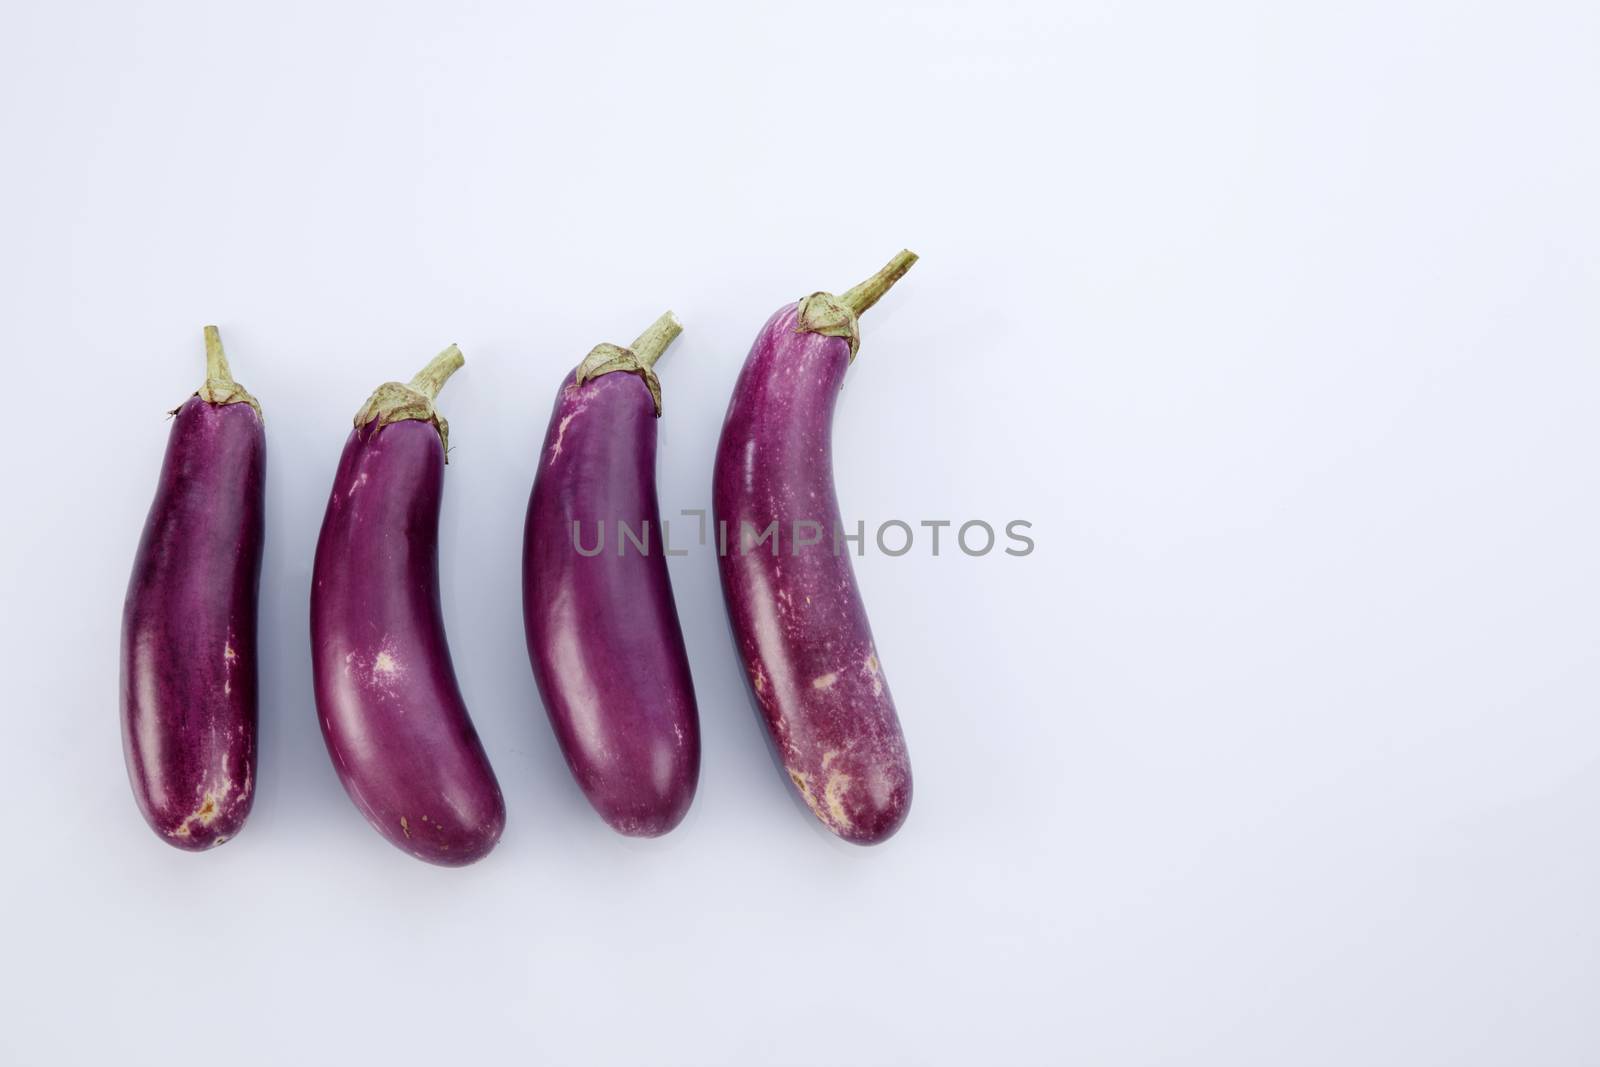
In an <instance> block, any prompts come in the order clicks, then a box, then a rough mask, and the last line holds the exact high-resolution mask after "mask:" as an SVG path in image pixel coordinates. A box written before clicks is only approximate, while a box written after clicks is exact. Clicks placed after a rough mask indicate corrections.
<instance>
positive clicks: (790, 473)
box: [712, 252, 917, 845]
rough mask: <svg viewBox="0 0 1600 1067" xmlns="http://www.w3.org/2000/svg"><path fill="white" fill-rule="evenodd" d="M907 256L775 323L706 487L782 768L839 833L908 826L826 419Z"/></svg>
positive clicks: (874, 838)
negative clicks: (865, 328)
mask: <svg viewBox="0 0 1600 1067" xmlns="http://www.w3.org/2000/svg"><path fill="white" fill-rule="evenodd" d="M916 258H917V257H916V256H914V255H912V254H911V253H910V252H901V253H900V254H899V255H898V256H896V257H895V258H894V259H893V260H892V261H890V263H889V264H888V266H886V267H884V269H883V270H881V271H879V272H878V273H877V274H875V275H874V276H873V277H871V278H869V279H868V280H867V281H865V282H863V283H861V284H860V285H858V286H856V287H855V288H854V289H851V290H849V291H848V292H846V293H844V294H843V295H841V296H837V297H836V296H833V295H832V294H830V293H813V294H812V295H811V296H808V297H806V298H805V299H804V300H801V301H799V302H798V303H796V304H790V305H788V306H787V307H784V308H781V309H780V310H779V311H778V312H777V313H776V314H775V315H773V316H772V318H771V319H769V320H768V321H767V324H766V326H765V327H764V328H763V329H762V331H761V334H760V336H758V337H757V338H756V342H755V345H754V346H753V347H752V348H751V349H750V355H749V356H748V357H747V358H746V359H745V364H744V369H743V370H742V371H741V372H740V374H739V380H738V383H737V384H736V385H735V386H734V389H733V399H732V400H731V401H730V402H729V404H728V414H727V418H726V419H725V420H724V422H723V425H722V438H721V440H720V442H719V443H718V445H717V458H716V469H715V474H714V476H713V482H712V505H713V507H714V509H715V514H716V519H717V529H718V542H719V568H720V570H721V573H722V592H723V598H724V600H725V601H726V602H727V607H728V619H729V621H730V623H731V624H732V629H733V637H734V643H735V645H736V647H737V650H738V653H739V656H740V658H741V660H742V661H743V663H744V667H745V671H746V673H747V676H748V678H749V682H750V688H751V691H752V693H753V695H754V697H755V701H756V703H757V705H758V706H759V707H760V709H761V712H762V715H763V717H764V719H765V720H766V724H767V729H768V732H769V733H770V734H771V736H772V741H773V744H774V746H775V748H776V750H777V754H778V757H779V759H780V760H781V762H782V764H783V767H784V770H785V771H787V772H788V775H789V780H790V781H791V782H792V783H793V785H794V788H795V789H796V791H797V792H798V793H799V795H800V799H801V800H803V801H804V802H805V803H806V806H807V807H809V808H810V809H811V811H812V812H813V813H814V814H815V815H816V817H817V818H818V819H819V820H820V821H821V822H822V824H823V825H824V826H826V827H827V828H828V829H829V830H832V831H833V832H834V833H835V834H837V835H839V836H840V837H842V838H843V839H845V840H846V841H851V842H854V843H856V844H864V845H870V844H876V843H878V842H880V841H883V840H885V839H887V838H888V837H890V836H891V835H892V834H893V833H894V832H895V831H896V830H898V829H899V828H900V825H901V823H902V822H904V821H905V817H906V812H907V810H908V809H909V808H910V805H911V763H910V760H909V758H908V757H907V755H906V743H905V736H904V735H903V734H902V732H901V730H900V720H899V718H898V716H897V715H896V714H895V707H894V701H893V699H892V698H891V697H890V695H889V684H888V682H887V681H886V680H885V679H884V674H883V665H882V663H881V662H880V661H879V659H878V649H877V645H875V644H874V643H873V640H872V628H871V626H870V625H869V624H868V622H867V613H866V610H865V608H863V606H862V603H861V595H860V592H859V591H858V590H857V588H856V580H855V574H854V573H853V572H852V570H851V565H850V551H851V547H850V542H848V541H846V540H844V536H845V535H846V534H850V535H851V536H854V535H853V533H852V532H851V531H847V530H845V529H844V528H843V526H842V524H841V521H840V518H839V503H838V498H837V496H836V494H835V492H834V486H833V408H834V401H835V400H836V399H837V397H838V395H839V390H840V388H841V386H842V384H843V382H844V375H845V371H846V369H847V368H848V367H849V365H850V363H851V361H852V360H854V359H855V354H856V349H857V347H858V346H859V343H860V332H859V326H858V317H859V316H860V315H861V313H862V312H864V311H865V310H866V309H867V308H869V307H871V306H872V305H873V304H875V303H877V301H878V299H879V298H880V297H882V296H883V294H884V293H885V292H887V291H888V290H889V287H890V286H892V285H893V284H894V283H895V282H896V281H898V280H899V278H900V276H901V275H903V274H904V273H905V272H906V271H907V270H909V269H910V268H911V264H912V263H914V262H916Z"/></svg>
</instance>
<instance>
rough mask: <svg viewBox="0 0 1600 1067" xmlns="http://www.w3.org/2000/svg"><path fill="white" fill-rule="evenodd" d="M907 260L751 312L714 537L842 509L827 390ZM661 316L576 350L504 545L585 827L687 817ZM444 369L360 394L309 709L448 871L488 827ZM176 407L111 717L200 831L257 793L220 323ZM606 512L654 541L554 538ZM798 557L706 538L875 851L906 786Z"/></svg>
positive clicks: (836, 563) (848, 623)
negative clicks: (463, 668)
mask: <svg viewBox="0 0 1600 1067" xmlns="http://www.w3.org/2000/svg"><path fill="white" fill-rule="evenodd" d="M915 261H916V256H914V255H913V254H911V253H910V252H901V253H900V254H899V255H897V256H896V257H895V258H894V259H893V260H891V261H890V263H889V264H888V265H887V266H885V267H884V269H883V270H881V271H879V272H878V273H877V274H875V275H873V276H872V277H871V278H869V279H867V280H866V281H865V282H863V283H861V284H860V285H858V286H856V287H855V288H853V289H850V290H848V291H847V292H845V293H843V294H840V295H838V296H835V295H833V294H831V293H820V292H819V293H813V294H812V295H810V296H808V297H806V298H805V299H803V300H800V301H798V302H796V303H793V304H789V305H787V306H785V307H783V308H781V309H779V311H778V312H777V313H776V314H774V315H773V316H772V318H771V319H769V320H768V321H767V324H766V326H765V327H763V328H762V330H761V333H760V335H759V336H758V337H757V338H756V341H755V344H754V346H752V348H751V350H750V354H749V356H748V357H747V358H746V360H745V363H744V369H743V370H742V371H741V372H740V374H739V380H738V383H737V384H736V385H735V386H734V390H733V398H732V400H731V402H730V403H729V405H728V413H727V418H726V420H725V422H724V423H723V427H722V437H721V441H720V442H719V444H718V447H717V456H716V469H715V473H714V479H713V486H712V490H713V507H714V509H715V516H716V519H717V522H718V528H719V529H731V530H734V531H743V530H744V529H745V528H746V527H745V524H747V523H748V524H749V526H750V528H752V529H754V530H764V529H766V528H767V527H768V525H769V524H770V523H772V522H773V521H774V520H776V521H777V522H778V523H779V529H784V528H788V529H793V528H794V525H793V524H794V521H795V520H797V519H803V520H811V521H820V522H824V523H825V522H826V520H827V519H828V518H829V517H830V516H831V517H832V519H833V521H834V522H837V521H838V503H837V499H836V497H835V494H834V487H833V467H832V446H831V433H832V421H833V407H834V401H835V399H836V397H837V396H838V393H839V390H840V387H841V385H842V383H843V380H844V375H845V371H846V368H847V367H848V366H849V364H850V362H851V361H852V360H854V358H855V355H856V349H857V347H858V345H859V341H860V334H859V328H858V319H859V316H860V315H861V313H862V312H864V311H866V309H867V308H869V307H871V306H872V305H873V304H874V303H876V302H877V300H878V299H879V298H880V297H881V296H883V294H884V293H885V292H887V291H888V289H889V287H890V286H892V285H893V284H894V283H895V282H896V281H897V280H898V279H899V278H900V276H901V275H903V274H904V273H905V272H906V271H907V270H908V269H909V268H910V266H911V264H912V263H913V262H915ZM681 329H682V327H681V326H679V324H678V322H677V320H676V319H675V318H674V317H673V315H672V314H671V313H670V312H668V313H667V314H665V315H663V316H662V317H661V318H660V319H659V320H657V321H656V323H655V324H654V325H652V326H651V327H650V328H649V329H648V330H646V331H645V332H644V333H643V334H642V335H640V337H639V338H638V340H636V341H634V343H633V344H632V345H631V346H630V347H628V348H621V347H618V346H616V345H605V344H603V345H599V346H597V347H596V348H595V349H594V350H593V351H591V352H590V353H589V354H588V355H587V356H586V357H585V358H584V359H583V361H582V362H581V363H579V364H578V366H577V367H576V368H575V369H574V370H573V371H572V372H571V373H569V374H568V375H567V377H566V380H565V381H563V382H562V383H561V388H560V389H559V390H558V391H557V393H556V403H555V409H554V411H553V412H552V413H551V415H550V425H549V429H548V430H547V432H546V434H545V440H544V445H543V448H542V449H541V450H540V453H539V461H538V471H537V474H536V475H535V477H534V483H533V493H532V496H531V498H530V499H529V502H528V515H527V525H526V528H525V531H524V542H523V575H522V577H523V616H524V621H525V623H526V628H527V640H528V655H529V658H530V659H531V660H532V662H533V672H534V677H535V678H536V680H537V682H538V686H539V692H540V694H541V696H542V697H543V699H544V705H545V708H546V710H547V712H548V713H549V717H550V722H551V725H552V726H553V727H554V728H555V733H556V737H557V739H558V740H559V742H560V745H561V751H562V753H563V754H564V755H565V757H566V760H567V764H568V766H569V767H570V768H571V770H572V774H573V776H574V777H575V778H576V779H577V781H578V784H579V785H580V786H581V787H582V789H583V792H584V794H585V795H586V796H587V797H588V798H589V801H590V802H591V803H592V804H593V805H594V808H595V810H596V811H598V812H599V814H600V816H601V817H602V818H603V819H605V821H606V822H607V823H609V824H610V825H611V826H612V827H613V828H614V829H616V830H617V831H619V832H621V833H624V834H630V835H637V836H644V837H653V836H656V835H659V834H663V833H666V832H667V831H669V830H671V829H672V828H673V827H674V826H676V825H677V824H678V823H679V822H680V821H681V820H682V819H683V817H684V814H685V813H686V812H687V810H688V807H689V803H690V801H691V800H692V799H693V796H694V792H695V786H696V783H697V782H698V780H699V774H700V735H699V719H698V711H697V709H696V706H695V696H694V686H693V682H692V680H691V678H690V673H689V660H688V654H687V652H686V650H685V648H684V641H683V632H682V630H681V628H680V627H679V624H678V615H677V609H676V608H675V606H674V604H673V598H672V587H671V584H670V583H669V581H668V577H667V568H666V559H665V553H664V552H663V551H661V549H662V548H663V547H664V545H663V543H662V534H661V530H662V524H661V521H660V515H659V509H658V505H657V502H656V486H655V463H656V426H655V420H656V419H657V418H658V417H659V416H660V414H661V387H660V383H659V381H658V380H657V378H656V374H655V370H654V364H655V362H656V360H657V359H658V358H659V357H660V356H661V354H662V352H663V351H665V349H666V348H667V346H668V345H669V344H671V342H672V340H673V339H674V338H675V337H676V336H677V335H678V333H679V332H680V331H681ZM462 362H463V360H462V356H461V353H460V351H459V350H458V349H456V348H455V346H453V345H452V346H451V347H450V348H448V349H446V350H445V351H444V352H442V353H441V354H440V355H439V356H438V357H437V358H436V359H434V360H433V361H432V362H431V363H429V364H428V365H427V366H426V367H424V368H423V369H422V370H421V371H420V372H419V373H418V374H417V375H416V377H414V378H412V379H411V380H410V381H409V382H407V383H405V384H401V383H399V382H388V383H386V384H384V385H381V386H379V387H378V389H377V390H376V391H375V392H374V393H373V394H372V396H371V397H370V398H369V399H368V400H367V402H366V403H365V404H364V405H363V406H362V407H361V410H360V411H358V412H357V413H356V416H355V429H354V430H353V431H352V432H351V434H350V437H349V439H348V440H347V441H346V442H345V447H344V454H343V456H342V457H341V458H340V460H339V468H338V473H337V474H336V475H335V476H334V482H333V491H332V492H331V494H330V495H329V498H328V510H327V514H326V516H325V517H324V519H323V523H322V534H321V536H320V538H319V539H318V541H317V552H316V562H315V566H314V570H313V574H312V583H311V653H312V674H313V680H314V683H315V689H316V702H317V711H318V717H319V719H320V720H321V723H322V734H323V738H324V740H325V741H326V742H327V746H328V752H329V755H330V756H331V757H332V759H333V763H334V767H335V769H336V770H337V772H338V775H339V780H340V781H341V782H343V783H344V787H345V790H346V791H347V792H348V793H349V795H350V798H351V799H352V800H353V801H355V804H356V806H357V807H358V808H360V809H361V811H362V813H363V814H365V815H366V817H367V819H368V820H369V821H370V822H371V823H372V825H373V826H374V827H375V828H376V829H377V830H378V832H379V833H381V834H383V835H384V836H385V837H386V838H388V839H389V840H390V841H391V842H393V843H394V844H395V845H397V846H398V847H400V848H402V849H404V850H406V851H407V852H409V853H411V854H412V855H414V856H416V857H418V858H420V859H424V860H427V861H429V862H432V863H438V864H443V865H447V866H459V865H462V864H467V863H471V862H473V861H474V860H477V859H480V858H482V857H483V856H484V855H486V854H487V853H488V852H489V850H490V849H492V848H493V847H494V845H495V843H496V842H497V841H498V840H499V838H500V834H501V831H502V829H503V828H504V826H505V802H504V800H503V799H502V797H501V794H500V787H499V784H498V782H497V781H496V780H495V775H494V771H493V770H492V769H491V767H490V766H489V760H488V757H487V756H486V755H485V753H484V750H483V745H482V744H481V742H480V741H479V740H478V735H477V731H476V730H475V729H474V728H473V725H472V720H471V718H470V717H469V716H468V714H467V708H466V705H465V703H464V702H463V701H462V699H461V691H460V688H459V687H458V685H457V684H456V677H455V671H454V668H453V667H452V665H451V661H450V652H449V648H448V646H447V644H446V640H445V631H444V623H443V616H442V612H441V610H440V604H439V568H438V550H437V544H438V525H439V508H440V498H441V491H442V488H443V480H444V466H445V462H446V448H447V444H448V432H449V429H448V426H447V424H446V422H445V419H444V417H443V416H442V415H440V414H439V412H438V410H437V409H436V407H435V402H436V400H437V398H438V395H439V390H440V388H441V387H442V386H443V385H444V383H445V381H446V379H448V378H449V377H450V375H451V374H452V373H453V372H454V371H455V370H456V369H457V368H458V367H460V366H461V365H462ZM173 414H174V416H175V418H174V421H173V425H172V432H171V437H170V439H169V441H168V444H167V452H166V458H165V460H164V461H163V463H162V468H161V478H160V482H159V484H158V487H157V490H156V497H155V501H154V503H153V504H152V505H151V508H150V514H149V517H148V519H147V520H146V522H145V527H144V535H143V537H142V539H141V540H140V543H139V550H138V554H137V556H136V558H135V561H134V566H133V575H132V578H131V580H130V582H129V586H128V594H127V600H126V603H125V605H124V611H123V629H122V679H121V688H122V730H123V745H124V751H125V754H126V757H127V763H128V774H129V777H130V779H131V781H132V784H133V792H134V797H135V799H136V800H137V802H138V805H139V808H140V810H141V811H142V812H143V814H144V817H145V819H146V821H147V822H149V824H150V826H151V827H152V828H153V829H154V830H155V831H156V833H157V834H159V835H160V836H161V837H162V838H163V839H164V840H166V841H168V842H169V843H171V844H173V845H176V846H177V847H179V848H183V849H190V850H200V849H207V848H211V847H214V846H216V845H220V844H222V843H223V842H224V841H226V840H228V839H229V838H231V837H232V836H234V835H235V834H237V833H238V832H239V829H240V827H241V826H242V825H243V823H244V821H245V818H246V816H248V815H249V813H250V807H251V803H252V800H253V797H254V792H253V786H252V783H253V781H254V774H255V764H256V722H257V707H256V694H257V658H256V596H257V587H258V584H259V576H260V571H261V549H262V537H263V525H264V523H263V514H264V509H265V494H264V488H263V487H264V474H265V466H266V436H265V433H264V430H263V421H262V414H261V406H260V404H259V403H257V401H256V399H255V397H253V396H251V395H250V394H249V393H248V392H246V391H245V389H244V387H243V386H241V385H240V384H239V383H238V382H236V381H234V379H233V377H232V375H231V373H230V372H229V368H228V362H227V359H226V357H225V356H224V354H223V349H222V343H221V339H220V337H219V336H218V334H217V330H216V328H215V327H210V326H208V327H206V381H205V384H204V385H203V386H201V388H200V390H199V391H198V392H196V393H195V395H194V396H193V397H191V398H190V399H189V400H188V401H187V402H185V403H184V404H183V406H182V407H180V408H178V409H177V410H176V411H175V412H174V413H173ZM619 521H620V522H624V523H627V524H628V526H629V528H630V529H640V528H644V529H648V530H649V531H650V534H649V536H650V537H651V539H652V542H653V543H652V545H651V548H650V550H649V551H646V552H634V553H620V554H613V553H600V554H597V555H593V556H590V555H586V554H583V553H580V552H577V551H575V550H574V547H575V546H574V544H573V543H572V542H570V541H569V540H568V538H567V535H566V532H567V531H571V530H574V529H575V527H574V524H575V523H581V524H584V525H587V524H589V523H591V522H594V523H607V524H609V523H612V522H619ZM641 523H648V527H641ZM724 523H725V524H726V525H725V526H724V525H723V524H724ZM824 528H826V525H824ZM791 547H792V550H791V552H789V553H785V554H783V555H781V556H780V555H777V554H775V553H773V552H767V551H747V552H746V551H733V550H729V551H723V552H721V553H719V557H718V558H719V560H720V564H719V565H720V568H721V575H722V589H723V596H724V599H725V601H726V603H727V608H728V617H729V620H730V621H731V623H732V631H733V636H734V640H735V643H736V645H737V648H738V653H739V656H740V658H741V660H742V661H743V663H744V665H745V669H746V672H747V676H748V680H749V684H750V690H751V693H752V695H753V697H754V699H755V702H756V704H757V705H758V706H759V707H760V710H761V712H762V715H763V717H764V718H765V720H766V724H767V727H768V730H769V731H770V733H771V736H772V740H773V743H774V745H775V747H776V750H777V752H778V755H779V757H780V759H781V761H782V763H783V766H784V769H785V770H786V771H787V772H788V776H789V779H790V781H791V782H792V783H793V786H794V788H795V790H796V791H797V792H798V794H799V796H800V798H801V799H802V800H804V802H805V803H806V805H807V806H808V807H809V808H810V809H811V811H812V812H813V813H815V815H816V817H817V818H818V819H819V820H820V821H821V822H822V823H823V825H825V826H826V827H827V828H828V829H829V830H831V831H833V832H834V833H835V834H837V835H838V836H840V837H841V838H844V839H845V840H847V841H852V842H856V843H859V844H875V843H877V842H880V841H883V840H885V839H886V838H888V837H889V836H890V835H892V834H893V833H894V832H895V831H896V830H897V829H898V828H899V827H900V824H901V823H902V822H903V821H904V819H905V816H906V811H907V809H908V807H909V806H910V803H911V767H910V764H909V762H908V760H907V756H906V746H905V739H904V737H903V735H902V733H901V730H900V723H899V720H898V718H897V716H896V714H895V709H894V703H893V701H892V700H891V698H890V696H889V690H888V686H887V683H886V682H885V680H884V676H883V669H882V667H881V665H880V664H879V662H878V654H877V649H876V648H875V647H874V645H873V641H872V631H871V629H870V627H869V626H868V623H867V616H866V612H865V611H864V610H863V608H862V605H861V598H860V595H859V593H858V591H857V588H856V583H855V578H854V575H853V574H852V573H851V567H850V558H849V554H848V553H842V554H841V553H837V552H835V551H833V550H832V546H829V545H826V544H824V543H819V544H818V545H815V546H806V547H799V546H791Z"/></svg>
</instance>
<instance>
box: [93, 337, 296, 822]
mask: <svg viewBox="0 0 1600 1067" xmlns="http://www.w3.org/2000/svg"><path fill="white" fill-rule="evenodd" d="M205 339H206V382H205V384H204V385H203V386H201V387H200V390H199V392H197V393H195V395H194V396H192V397H190V398H189V399H188V400H187V401H185V402H184V404H183V406H182V407H180V408H178V409H177V410H176V411H174V412H173V413H172V415H173V420H172V432H171V435H170V436H169V437H168V438H167V455H166V459H165V460H163V462H162V464H161V480H160V482H159V483H158V485H157V487H156V498H155V502H154V503H152V504H151V505H150V513H149V516H148V517H147V518H146V519H145V524H144V536H143V537H142V538H140V540H139V551H138V554H137V555H136V556H135V557H134V561H133V575H132V577H131V578H130V579H129V581H128V595H127V599H126V600H125V601H124V602H123V608H122V745H123V753H124V755H125V756H126V757H127V763H128V778H129V780H130V781H131V782H132V783H133V796H134V799H135V801H137V802H138V805H139V810H140V812H142V813H143V814H144V817H145V821H146V822H148V823H149V824H150V827H151V829H153V830H155V832H156V833H157V834H158V835H160V837H161V839H162V840H163V841H166V842H167V843H168V844H171V845H175V846H177V847H178V848H182V849H189V850H193V851H198V850H200V849H207V848H212V847H214V846H216V845H220V844H222V843H223V842H224V841H227V840H229V839H230V838H232V837H233V836H234V835H235V834H237V833H238V832H239V829H240V827H242V826H243V825H244V820H245V817H246V816H248V815H249V814H250V805H251V803H252V801H253V800H254V793H253V791H252V789H253V783H254V782H255V770H256V715H257V712H256V593H257V589H258V587H259V584H260V578H261V545H262V538H263V530H264V516H265V509H266V501H265V496H264V486H265V479H266V466H267V438H266V433H265V431H264V429H263V426H262V420H261V408H260V405H258V404H257V403H256V400H255V398H254V397H253V396H251V395H250V394H249V393H247V392H245V390H244V387H243V386H241V385H240V384H239V383H237V382H235V381H234V380H233V376H232V375H231V374H230V373H229V371H228V360H227V357H226V356H225V355H224V354H223V351H222V339H221V337H219V336H218V334H217V328H216V327H215V326H207V327H206V328H205Z"/></svg>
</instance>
